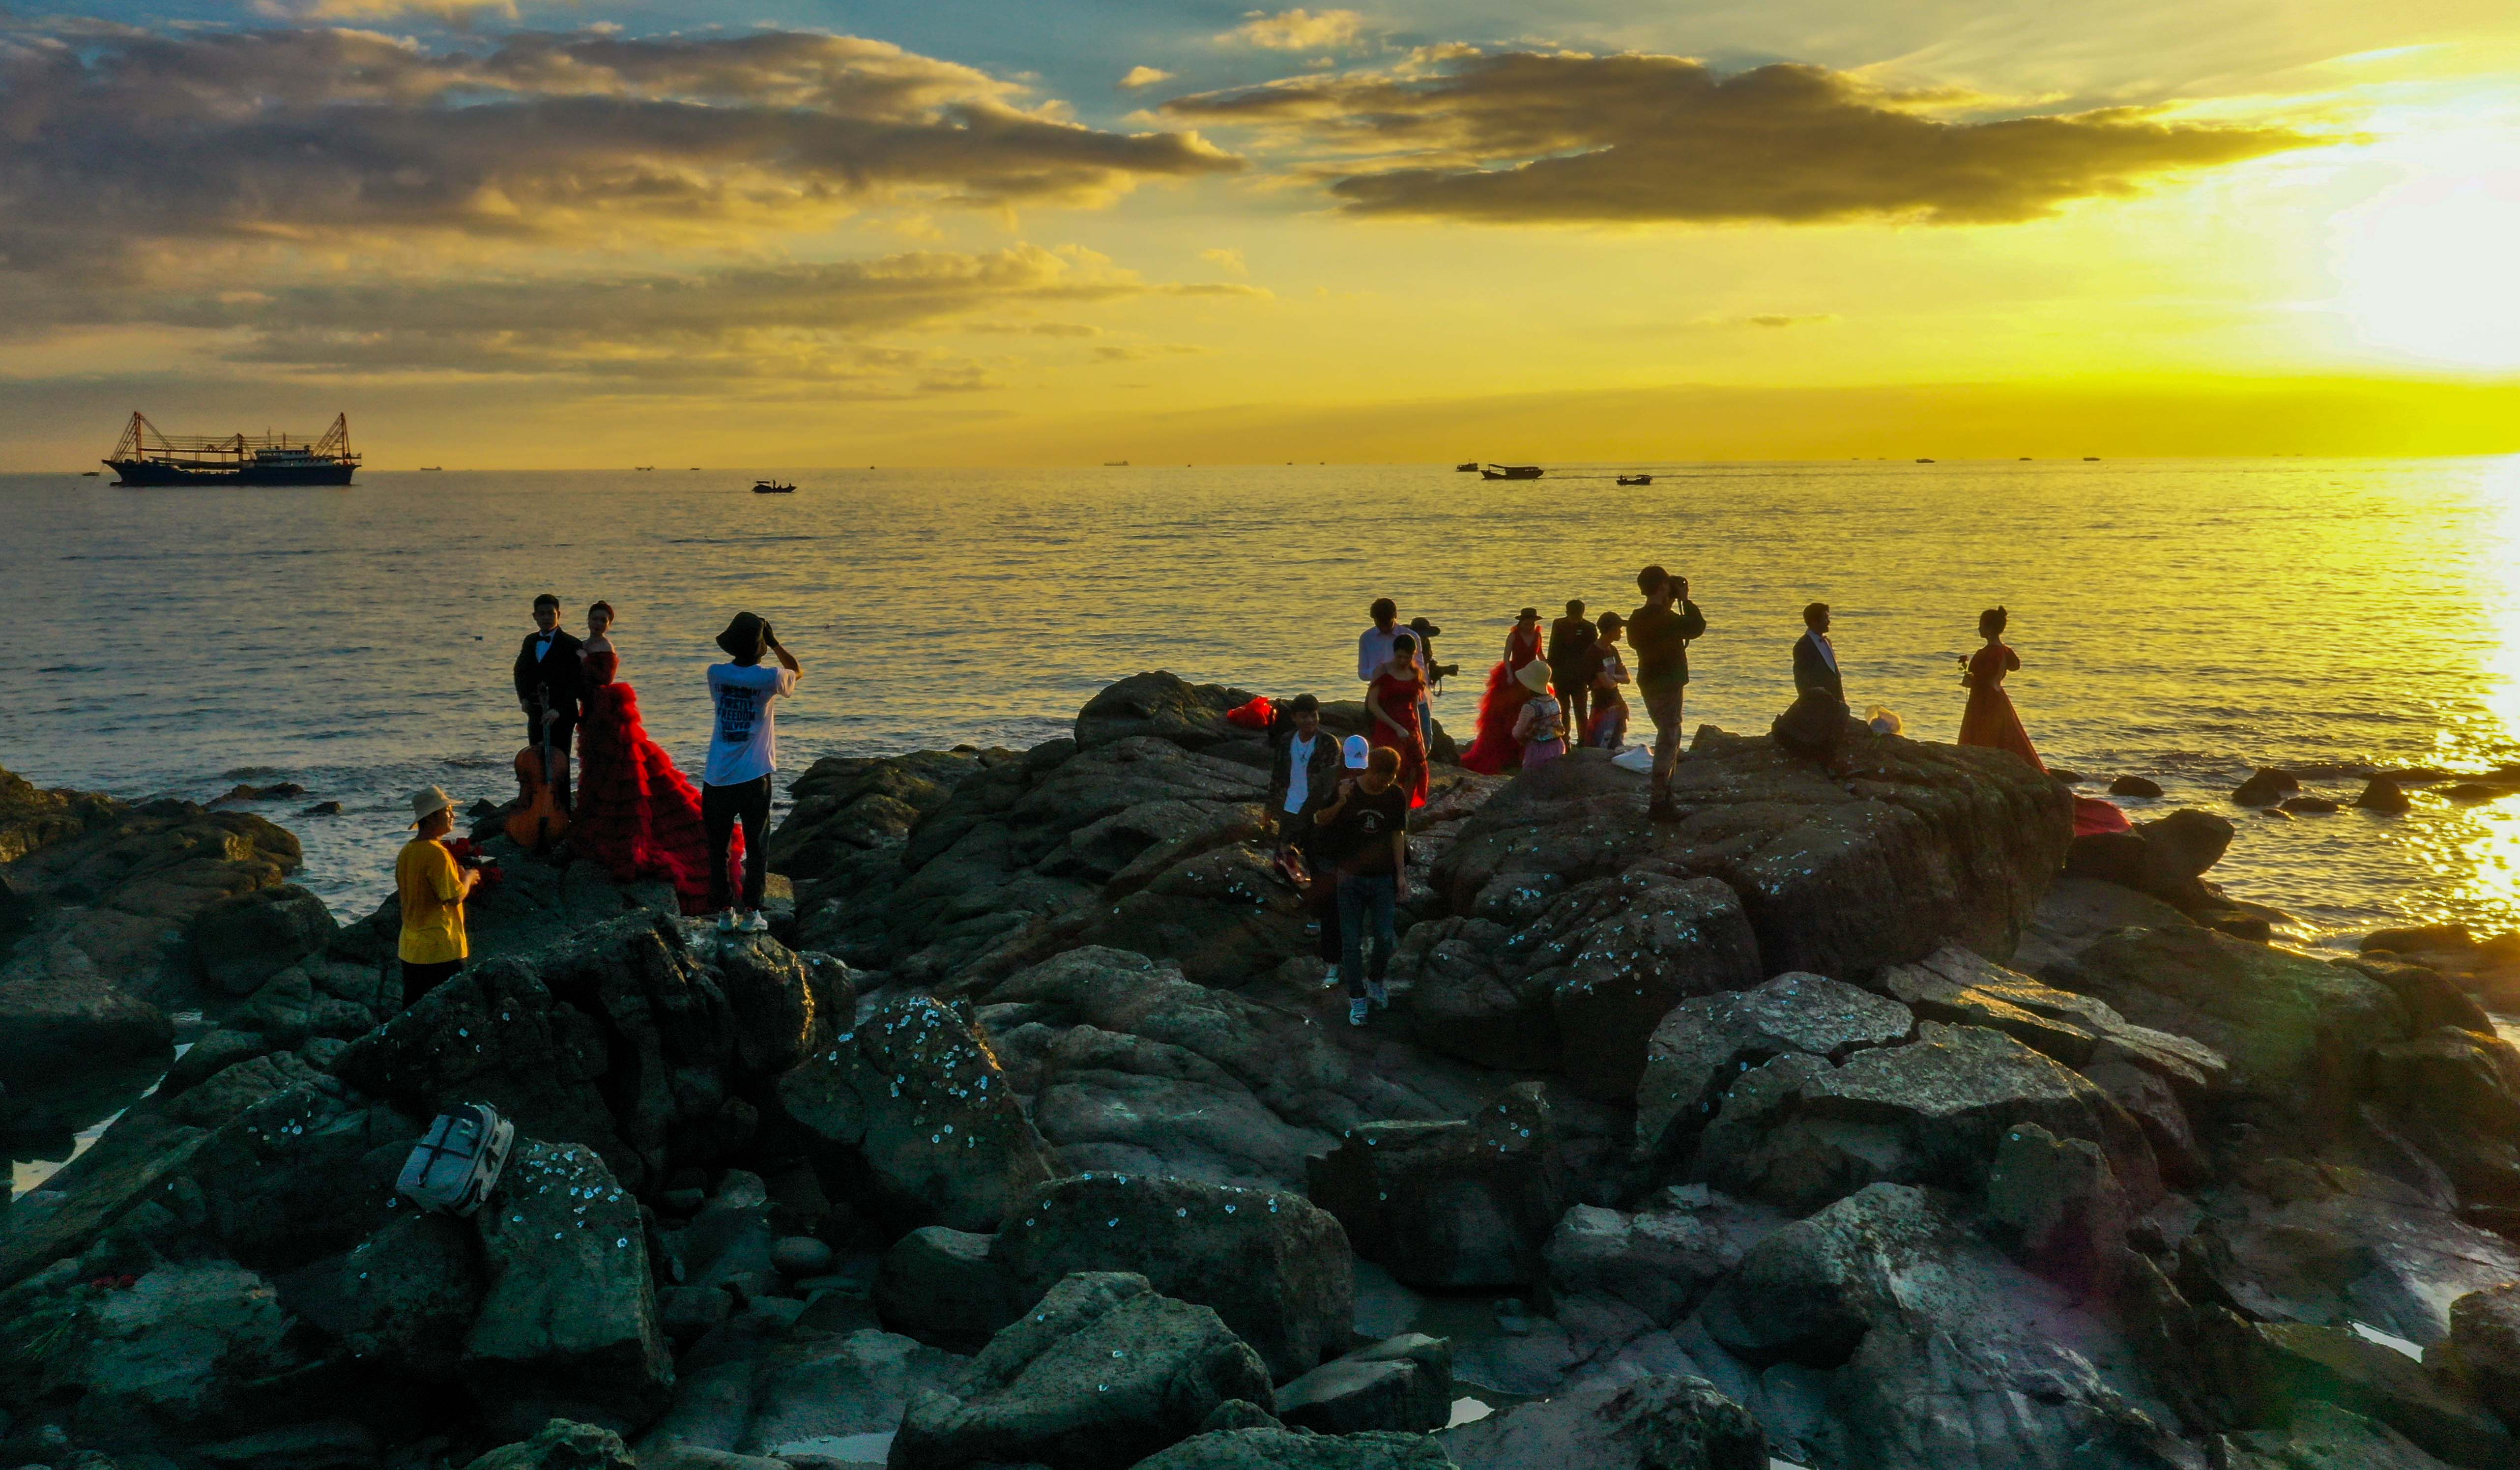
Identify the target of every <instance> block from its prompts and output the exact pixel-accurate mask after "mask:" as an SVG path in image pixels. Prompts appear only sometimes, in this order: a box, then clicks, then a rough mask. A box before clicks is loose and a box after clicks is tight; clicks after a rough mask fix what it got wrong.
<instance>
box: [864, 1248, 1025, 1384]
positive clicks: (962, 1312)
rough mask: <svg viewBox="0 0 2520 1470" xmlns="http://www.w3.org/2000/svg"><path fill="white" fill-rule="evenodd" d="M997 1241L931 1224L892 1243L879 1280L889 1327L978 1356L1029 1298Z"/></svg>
mask: <svg viewBox="0 0 2520 1470" xmlns="http://www.w3.org/2000/svg"><path fill="white" fill-rule="evenodd" d="M996 1246H997V1237H996V1236H994V1235H976V1234H972V1233H970V1232H968V1231H965V1230H955V1229H948V1228H947V1227H946V1226H944V1225H926V1226H922V1228H920V1229H916V1230H913V1231H911V1232H910V1233H909V1234H907V1235H904V1236H902V1237H901V1238H900V1239H899V1240H897V1241H894V1242H893V1246H892V1249H891V1250H889V1251H886V1252H884V1257H883V1266H882V1268H881V1269H880V1270H877V1273H876V1278H875V1292H874V1303H875V1310H876V1312H877V1314H879V1315H880V1316H881V1317H882V1318H883V1321H884V1325H886V1326H888V1327H890V1328H891V1329H892V1330H894V1331H895V1332H899V1333H903V1334H905V1335H907V1336H910V1337H915V1338H917V1339H919V1340H920V1341H921V1342H923V1343H931V1344H934V1345H935V1346H937V1347H940V1348H944V1349H946V1350H948V1351H949V1352H955V1353H976V1352H978V1351H980V1349H982V1348H984V1347H987V1346H988V1343H989V1339H990V1338H991V1337H993V1336H995V1335H996V1334H997V1331H998V1329H999V1328H1001V1327H1004V1326H1006V1325H1007V1324H1008V1323H1009V1322H1012V1321H1013V1320H1014V1319H1015V1317H1016V1316H1017V1315H1018V1314H1021V1313H1022V1311H1023V1309H1024V1304H1025V1303H1026V1302H1028V1301H1030V1300H1032V1297H1031V1296H1029V1295H1026V1294H1025V1293H1023V1292H1021V1291H1020V1290H1018V1289H1017V1287H1016V1286H1015V1282H1014V1273H1013V1272H1012V1271H1011V1270H1008V1269H1007V1265H1006V1263H1005V1262H1003V1261H1000V1260H997V1259H996V1258H995V1251H996Z"/></svg>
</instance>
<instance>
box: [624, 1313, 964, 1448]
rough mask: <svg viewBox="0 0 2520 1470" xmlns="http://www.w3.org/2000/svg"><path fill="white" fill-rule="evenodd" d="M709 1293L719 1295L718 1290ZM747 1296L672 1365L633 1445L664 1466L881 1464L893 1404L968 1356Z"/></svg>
mask: <svg viewBox="0 0 2520 1470" xmlns="http://www.w3.org/2000/svg"><path fill="white" fill-rule="evenodd" d="M719 1295H723V1294H722V1293H720V1294H719ZM839 1303H840V1299H837V1298H832V1297H826V1298H824V1299H823V1300H822V1301H821V1302H820V1303H818V1304H817V1305H816V1308H815V1309H812V1310H807V1311H802V1312H800V1311H799V1310H798V1309H799V1308H800V1307H801V1306H802V1304H800V1303H796V1302H792V1301H784V1300H781V1299H777V1298H763V1299H757V1300H755V1301H754V1302H753V1303H752V1304H751V1305H750V1306H749V1307H747V1308H746V1309H745V1310H743V1311H742V1312H740V1313H737V1314H734V1315H733V1316H732V1317H731V1318H729V1319H728V1320H727V1321H725V1322H724V1323H723V1324H722V1325H721V1326H719V1327H717V1328H716V1329H714V1330H712V1331H710V1332H709V1333H708V1335H707V1336H705V1337H703V1338H701V1339H700V1340H699V1341H698V1342H697V1343H695V1344H693V1345H692V1346H691V1347H690V1348H689V1349H687V1350H686V1351H685V1352H684V1353H683V1355H682V1357H681V1358H680V1359H678V1360H677V1361H676V1363H675V1377H674V1403H673V1406H672V1407H671V1408H669V1409H668V1410H666V1412H665V1414H664V1416H663V1417H661V1418H659V1419H658V1420H656V1422H655V1423H654V1424H653V1425H652V1426H650V1428H649V1430H648V1433H647V1434H646V1435H644V1436H642V1437H641V1438H640V1440H639V1441H638V1446H637V1448H638V1453H639V1460H640V1463H641V1464H642V1465H648V1466H656V1467H662V1470H682V1467H689V1470H775V1467H778V1466H779V1465H780V1464H781V1463H782V1461H781V1460H780V1459H775V1458H768V1457H769V1456H784V1457H787V1458H788V1459H789V1460H791V1461H792V1462H794V1463H796V1464H798V1465H804V1466H819V1465H824V1464H828V1463H830V1462H831V1461H832V1460H838V1461H842V1462H845V1461H849V1460H859V1461H864V1460H879V1459H881V1458H882V1455H883V1452H884V1450H883V1446H884V1443H885V1442H886V1441H888V1440H890V1439H891V1437H892V1433H893V1431H894V1430H895V1429H896V1428H897V1427H898V1426H899V1425H900V1423H901V1416H902V1410H903V1408H904V1407H905V1406H906V1405H907V1404H908V1403H909V1402H910V1400H911V1399H912V1398H914V1397H916V1396H917V1395H919V1394H921V1393H925V1392H931V1391H935V1390H940V1389H948V1388H951V1387H953V1386H954V1385H956V1384H958V1383H960V1382H961V1381H962V1380H963V1379H964V1377H965V1376H966V1375H967V1373H968V1371H969V1369H970V1360H969V1359H965V1358H958V1357H956V1356H954V1355H953V1354H950V1353H942V1352H939V1351H937V1350H936V1349H934V1348H930V1347H924V1346H922V1345H921V1344H919V1343H915V1342H913V1341H911V1340H910V1339H909V1338H906V1337H898V1336H895V1335H894V1334H892V1333H889V1332H882V1331H878V1330H877V1329H875V1328H873V1327H866V1326H857V1325H854V1324H855V1323H856V1321H857V1320H858V1318H857V1317H856V1316H855V1314H850V1313H845V1312H838V1311H833V1310H832V1309H833V1308H834V1307H836V1306H838V1305H839Z"/></svg>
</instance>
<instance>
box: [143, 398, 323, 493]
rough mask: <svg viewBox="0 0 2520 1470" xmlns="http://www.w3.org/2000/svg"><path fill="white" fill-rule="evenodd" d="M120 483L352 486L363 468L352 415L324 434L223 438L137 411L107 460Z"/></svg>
mask: <svg viewBox="0 0 2520 1470" xmlns="http://www.w3.org/2000/svg"><path fill="white" fill-rule="evenodd" d="M105 463H106V466H107V468H111V469H112V471H113V472H114V473H116V474H118V475H120V476H122V478H120V479H118V480H116V481H115V482H114V483H116V484H118V485H346V484H348V483H349V482H350V475H351V473H352V472H353V471H355V470H356V469H357V468H359V457H358V456H357V455H355V454H352V453H351V452H350V416H349V415H347V414H341V415H338V416H337V417H336V418H335V419H334V420H333V426H332V427H331V428H329V429H326V430H325V431H324V436H323V437H322V438H320V439H304V438H292V437H290V436H289V435H287V434H260V435H256V434H230V435H228V436H227V437H226V438H223V439H210V438H203V437H202V436H200V435H197V434H164V433H159V432H158V425H157V424H155V423H150V422H149V421H148V419H146V418H145V417H143V416H142V415H140V414H139V413H137V412H135V413H133V414H132V416H131V422H130V423H126V424H124V425H123V427H122V438H121V440H120V441H119V442H117V443H116V444H115V445H114V446H113V454H112V456H111V457H110V458H108V459H107V460H106V462H105Z"/></svg>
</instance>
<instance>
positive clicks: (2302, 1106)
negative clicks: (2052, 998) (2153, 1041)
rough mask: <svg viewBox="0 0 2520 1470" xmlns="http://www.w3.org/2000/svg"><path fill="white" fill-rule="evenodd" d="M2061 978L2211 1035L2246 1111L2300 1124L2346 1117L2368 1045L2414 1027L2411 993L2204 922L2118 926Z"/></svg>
mask: <svg viewBox="0 0 2520 1470" xmlns="http://www.w3.org/2000/svg"><path fill="white" fill-rule="evenodd" d="M2053 978H2054V979H2055V982H2056V983H2057V984H2058V985H2060V986H2062V987H2064V988H2066V989H2068V990H2071V991H2073V992H2075V993H2077V994H2080V995H2085V996H2090V997H2093V998H2095V999H2097V1000H2100V1001H2104V1002H2108V1004H2109V1005H2111V1006H2112V1007H2114V1008H2115V1009H2116V1010H2117V1011H2118V1012H2119V1013H2120V1014H2121V1015H2123V1016H2125V1017H2126V1018H2127V1019H2128V1020H2130V1021H2133V1022H2135V1023H2136V1024H2137V1025H2139V1026H2146V1027H2150V1028H2152V1029H2154V1030H2157V1031H2165V1032H2170V1033H2172V1034H2174V1035H2178V1036H2183V1037H2187V1038H2190V1039H2191V1040H2194V1041H2197V1042H2201V1043H2203V1044H2204V1045H2205V1046H2207V1047H2212V1048H2213V1049H2214V1050H2215V1051H2216V1052H2218V1053H2220V1054H2221V1055H2222V1056H2224V1057H2225V1058H2227V1059H2228V1062H2229V1064H2230V1071H2229V1076H2228V1087H2229V1090H2230V1092H2231V1094H2232V1097H2233V1101H2234V1102H2235V1103H2236V1104H2238V1105H2239V1106H2240V1107H2241V1109H2242V1111H2243V1112H2244V1114H2245V1115H2246V1116H2248V1117H2249V1119H2250V1120H2251V1121H2253V1122H2256V1123H2258V1124H2259V1125H2260V1126H2264V1127H2275V1128H2279V1129H2282V1130H2284V1131H2286V1132H2292V1133H2299V1132H2308V1133H2310V1134H2313V1135H2324V1134H2330V1133H2333V1132H2335V1131H2337V1130H2340V1129H2342V1128H2343V1127H2345V1126H2346V1124H2347V1123H2348V1121H2349V1120H2350V1119H2351V1117H2352V1116H2353V1111H2354V1108H2355V1106H2356V1105H2357V1104H2358V1103H2359V1102H2360V1101H2361V1100H2362V1099H2363V1097H2364V1096H2365V1095H2366V1094H2367V1093H2368V1091H2369V1089H2370V1082H2371V1064H2370V1049H2371V1047H2374V1046H2377V1045H2380V1044H2383V1043H2386V1042H2392V1041H2398V1040H2401V1039H2403V1038H2404V1037H2406V1035H2407V1034H2408V1026H2407V1019H2406V1012H2405V1007H2404V1005H2403V1004H2402V1003H2401V1002H2399V1000H2398V998H2397V997H2396V996H2395V995H2394V994H2392V993H2391V991H2390V990H2389V988H2388V987H2387V986H2385V985H2383V984H2381V983H2380V982H2378V981H2376V980H2373V979H2371V978H2370V977H2369V976H2367V975H2364V974H2362V973H2360V972H2358V971H2355V970H2352V969H2347V968H2345V967H2343V966H2340V965H2332V964H2321V963H2319V962H2318V961H2317V960H2314V959H2307V958H2301V957H2299V956H2294V955H2287V954H2284V953H2283V952H2281V951H2278V950H2271V949H2269V948H2267V947H2266V946H2264V945H2258V944H2250V943H2248V942H2246V941H2243V940H2237V939H2232V938H2230V937H2229V936H2228V935H2223V934H2217V933H2215V932H2213V931H2211V930H2208V929H2201V928H2177V929H2142V930H2126V931H2121V932H2119V933H2115V934H2111V935H2109V936H2107V937H2106V938H2103V939H2101V940H2099V941H2097V942H2096V943H2094V944H2093V945H2092V946H2091V947H2090V948H2089V949H2087V950H2085V951H2084V952H2083V953H2082V955H2081V956H2080V957H2078V958H2076V959H2075V960H2074V961H2073V962H2072V963H2071V964H2070V965H2068V966H2066V967H2065V968H2064V969H2062V970H2061V971H2059V972H2058V973H2057V974H2056V975H2055V976H2054V977H2053Z"/></svg>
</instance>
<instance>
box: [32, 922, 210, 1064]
mask: <svg viewBox="0 0 2520 1470" xmlns="http://www.w3.org/2000/svg"><path fill="white" fill-rule="evenodd" d="M174 1050H175V1025H174V1023H173V1022H172V1021H170V1020H168V1019H167V1018H166V1013H165V1012H164V1011H163V1010H160V1009H158V1007H157V1006H156V1005H153V1004H151V1003H150V1002H147V1001H143V1000H141V999H140V998H139V997H137V996H135V995H133V994H131V993H130V992H129V991H127V990H125V989H123V988H122V987H121V986H119V985H116V984H115V983H114V982H113V980H112V977H111V976H109V975H107V974H105V973H104V972H103V971H101V970H99V969H98V968H97V966H96V964H95V962H94V961H92V960H90V959H89V958H87V956H86V955H85V954H83V953H82V952H81V951H80V950H79V949H78V948H77V946H75V945H73V944H71V943H70V942H69V941H68V939H67V937H59V938H53V939H49V940H46V939H40V938H39V939H32V940H28V941H25V942H23V943H22V944H21V946H20V947H19V953H18V954H17V956H16V957H15V958H11V959H9V960H8V961H7V962H6V963H5V964H0V1087H5V1088H7V1089H9V1090H10V1091H11V1092H12V1093H13V1094H15V1095H17V1096H20V1097H22V1096H23V1095H24V1094H25V1092H26V1091H27V1090H28V1089H30V1088H35V1087H42V1086H45V1085H47V1084H53V1083H61V1082H68V1081H71V1080H74V1079H78V1078H82V1077H87V1076H92V1075H93V1074H94V1073H95V1072H96V1071H97V1070H99V1069H101V1068H116V1067H123V1068H147V1067H158V1066H163V1065H164V1064H165V1063H166V1062H167V1061H168V1060H169V1059H170V1058H172V1057H173V1055H174ZM144 1080H145V1079H144Z"/></svg>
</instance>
